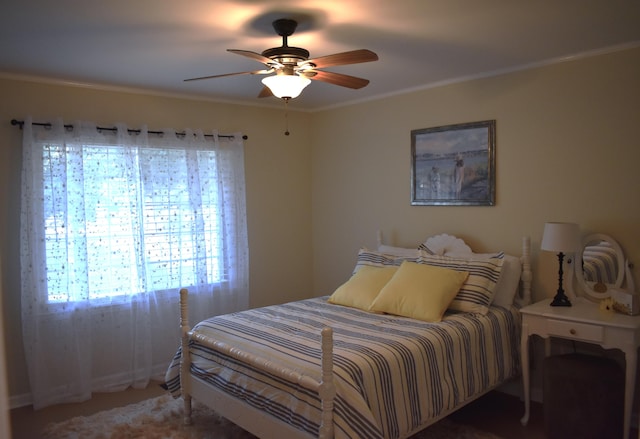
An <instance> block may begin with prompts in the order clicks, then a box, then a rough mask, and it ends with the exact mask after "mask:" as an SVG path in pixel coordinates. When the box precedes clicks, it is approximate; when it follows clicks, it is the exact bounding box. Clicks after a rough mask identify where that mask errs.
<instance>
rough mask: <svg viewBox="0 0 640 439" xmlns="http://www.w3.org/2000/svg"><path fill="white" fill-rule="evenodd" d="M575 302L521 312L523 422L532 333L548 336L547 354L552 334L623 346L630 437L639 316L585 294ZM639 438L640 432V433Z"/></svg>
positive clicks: (527, 405)
mask: <svg viewBox="0 0 640 439" xmlns="http://www.w3.org/2000/svg"><path fill="white" fill-rule="evenodd" d="M572 302H573V306H570V307H560V306H558V307H556V306H550V305H549V303H551V299H545V300H542V301H540V302H537V303H534V304H533V305H529V306H525V307H524V308H522V309H521V310H520V312H521V313H522V339H521V342H520V355H521V363H522V380H523V387H524V407H525V412H524V416H523V417H522V420H521V422H522V425H527V422H529V410H530V374H529V337H530V336H531V335H538V336H540V337H542V338H544V339H546V340H545V354H546V355H547V356H548V355H549V353H550V343H549V337H559V338H565V339H569V340H576V341H581V342H585V343H593V344H597V345H600V346H602V347H603V348H605V349H620V350H621V351H622V352H624V354H625V360H626V368H625V394H624V430H623V431H624V438H625V439H627V438H628V437H629V428H630V425H631V410H632V406H633V395H634V393H635V392H634V390H635V381H636V366H637V362H638V346H640V316H627V315H623V314H619V313H608V312H605V311H601V310H600V309H599V307H598V305H597V304H595V303H593V302H590V301H588V300H586V299H584V298H582V297H579V298H576V299H574V300H573V301H572ZM638 437H639V439H640V434H639V436H638Z"/></svg>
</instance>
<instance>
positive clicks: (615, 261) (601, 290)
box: [575, 233, 625, 300]
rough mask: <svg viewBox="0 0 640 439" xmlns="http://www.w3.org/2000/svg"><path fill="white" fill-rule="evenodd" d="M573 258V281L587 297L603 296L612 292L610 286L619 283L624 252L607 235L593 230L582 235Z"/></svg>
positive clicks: (615, 285) (607, 295)
mask: <svg viewBox="0 0 640 439" xmlns="http://www.w3.org/2000/svg"><path fill="white" fill-rule="evenodd" d="M575 260H576V261H575V275H576V280H577V281H578V285H579V286H580V289H581V290H582V291H583V292H584V294H585V295H586V296H587V297H588V298H591V299H597V300H600V299H605V298H607V297H609V296H610V295H611V288H620V287H621V286H622V282H623V280H624V274H625V261H624V254H623V253H622V248H621V247H620V245H619V244H618V243H617V242H616V241H615V240H614V239H613V238H611V237H610V236H608V235H604V234H602V233H596V234H593V235H589V236H587V237H585V238H584V239H583V240H582V250H581V251H579V252H577V253H576V257H575Z"/></svg>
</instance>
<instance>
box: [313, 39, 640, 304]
mask: <svg viewBox="0 0 640 439" xmlns="http://www.w3.org/2000/svg"><path fill="white" fill-rule="evenodd" d="M487 119H495V120H496V124H497V144H496V154H497V160H496V168H497V177H496V185H497V188H496V189H497V190H496V200H497V201H496V205H495V206H494V207H437V206H413V207H412V206H411V205H410V132H411V130H412V129H420V128H428V127H435V126H441V125H449V124H456V123H464V122H472V121H480V120H487ZM312 127H313V128H312V135H311V138H312V140H313V222H314V225H313V248H314V270H313V273H314V287H315V291H316V292H317V293H324V292H327V293H329V292H331V291H332V290H333V289H334V288H335V287H336V286H337V285H339V284H340V283H341V282H343V281H344V279H345V277H346V276H348V274H349V273H350V271H351V270H352V268H353V265H354V261H355V255H356V252H357V249H358V248H359V247H360V246H362V245H366V246H375V244H376V240H375V236H376V231H377V230H378V229H380V230H381V231H382V232H383V235H384V236H385V237H386V240H387V242H390V243H395V244H396V245H407V246H414V245H416V244H417V243H419V242H422V241H423V240H424V239H425V238H426V237H428V236H430V235H432V234H438V233H443V232H444V233H449V234H454V235H457V236H460V237H462V238H464V239H466V240H467V241H468V243H469V244H470V245H471V246H472V248H474V249H477V250H478V251H488V250H504V251H507V252H510V253H514V254H520V245H521V237H522V236H524V235H528V236H530V237H531V245H532V250H533V263H534V264H533V268H534V270H535V273H534V297H535V298H544V297H545V296H553V294H555V290H556V289H557V279H558V277H557V258H556V256H555V255H553V254H549V253H547V252H544V253H541V252H540V251H539V246H540V240H541V235H542V230H543V227H544V223H545V222H546V221H573V222H577V223H578V224H579V225H580V226H581V229H582V231H583V233H585V234H586V233H591V232H600V233H607V234H610V235H611V236H612V237H614V238H615V239H616V240H618V241H619V242H620V244H621V245H622V247H623V250H624V251H625V252H626V253H627V254H628V256H629V257H630V259H631V260H632V261H635V262H636V264H635V266H636V268H635V269H634V276H635V279H636V283H637V284H638V283H640V276H639V267H640V239H639V234H640V232H639V227H640V171H639V166H640V142H639V140H638V139H639V138H640V137H639V134H638V128H639V127H640V49H635V50H627V51H623V52H617V53H610V54H607V55H601V56H594V57H590V58H584V59H580V60H575V61H571V62H563V63H560V64H555V65H551V66H546V67H541V68H536V69H531V70H526V71H521V72H516V73H511V74H507V75H503V76H496V77H491V78H485V79H480V80H474V81H468V82H465V83H459V84H454V85H449V86H444V87H439V88H432V89H426V90H423V91H418V92H413V93H410V94H406V95H401V96H395V97H389V98H386V99H382V100H377V101H371V102H367V103H362V104H358V105H353V106H349V107H345V108H339V109H333V110H331V111H323V112H321V113H318V114H314V118H313V124H312Z"/></svg>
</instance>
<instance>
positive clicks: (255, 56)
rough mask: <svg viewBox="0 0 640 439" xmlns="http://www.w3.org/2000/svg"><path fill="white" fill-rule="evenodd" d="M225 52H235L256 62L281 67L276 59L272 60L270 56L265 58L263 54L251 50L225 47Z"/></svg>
mask: <svg viewBox="0 0 640 439" xmlns="http://www.w3.org/2000/svg"><path fill="white" fill-rule="evenodd" d="M227 52H231V53H235V54H236V55H242V56H246V57H247V58H251V59H253V60H256V61H258V62H261V63H262V64H267V65H270V66H271V65H272V66H276V67H282V64H280V63H279V62H277V61H274V60H272V59H271V58H267V57H266V56H264V55H261V54H259V53H257V52H252V51H250V50H240V49H227Z"/></svg>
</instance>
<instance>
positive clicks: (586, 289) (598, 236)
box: [574, 233, 625, 300]
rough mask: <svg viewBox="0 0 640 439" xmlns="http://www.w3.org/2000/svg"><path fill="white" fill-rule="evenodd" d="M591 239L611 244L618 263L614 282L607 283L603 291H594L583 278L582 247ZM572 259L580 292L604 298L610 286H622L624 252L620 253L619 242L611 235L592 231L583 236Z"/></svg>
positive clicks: (609, 292)
mask: <svg viewBox="0 0 640 439" xmlns="http://www.w3.org/2000/svg"><path fill="white" fill-rule="evenodd" d="M593 241H607V242H608V243H609V244H611V247H613V249H614V250H615V252H616V260H617V264H618V276H617V277H616V281H615V283H613V284H607V286H608V288H607V291H605V292H604V293H598V292H597V291H595V290H594V289H593V288H592V287H591V286H590V285H589V284H588V283H587V282H586V281H585V280H584V274H583V273H582V253H583V252H584V248H585V247H586V246H587V244H589V243H590V242H593ZM574 259H575V267H574V273H575V276H576V280H577V282H578V285H580V289H581V290H582V292H583V293H584V294H585V295H586V296H588V297H589V298H591V299H596V300H601V299H606V298H607V297H610V296H611V288H620V287H621V286H622V282H623V281H624V274H625V260H624V253H622V247H620V244H618V242H617V241H616V240H615V239H613V238H612V237H611V236H609V235H605V234H603V233H594V234H591V235H588V236H585V237H584V238H583V239H582V247H581V248H580V251H577V252H576V253H575V258H574Z"/></svg>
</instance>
